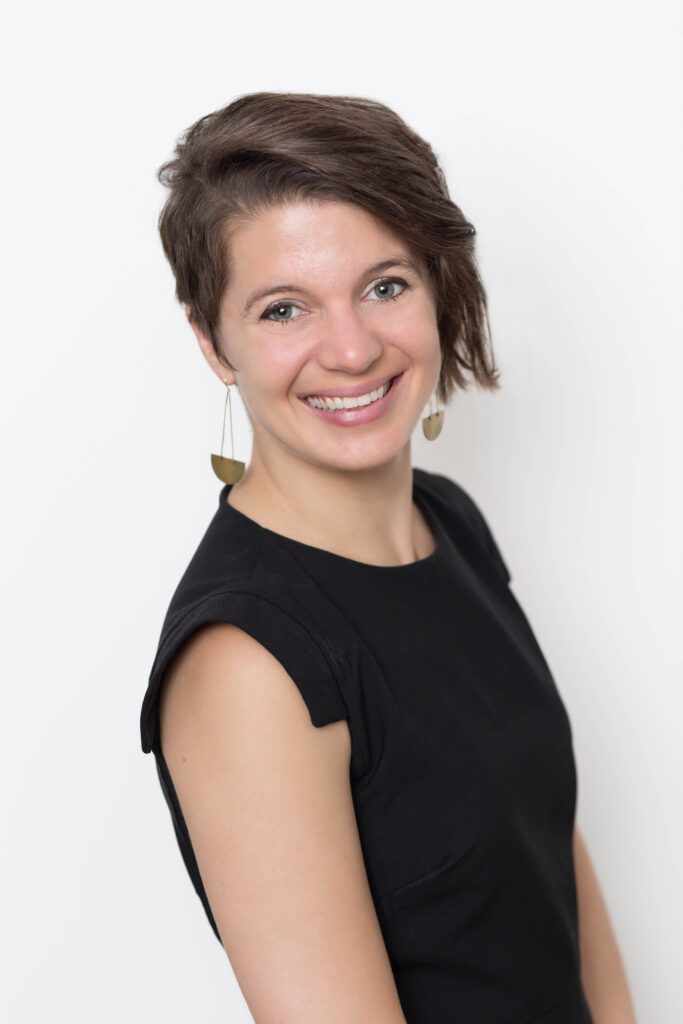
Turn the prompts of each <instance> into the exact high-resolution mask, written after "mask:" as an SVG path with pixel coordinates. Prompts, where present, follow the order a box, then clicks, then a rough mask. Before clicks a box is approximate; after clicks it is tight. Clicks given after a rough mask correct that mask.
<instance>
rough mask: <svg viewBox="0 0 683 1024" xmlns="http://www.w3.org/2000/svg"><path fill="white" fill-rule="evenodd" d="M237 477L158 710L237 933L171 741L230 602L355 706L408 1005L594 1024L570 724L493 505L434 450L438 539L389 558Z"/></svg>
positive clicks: (278, 649)
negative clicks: (201, 639)
mask: <svg viewBox="0 0 683 1024" xmlns="http://www.w3.org/2000/svg"><path fill="white" fill-rule="evenodd" d="M229 490H230V486H229V485H226V486H224V487H223V488H222V489H221V491H220V496H219V503H218V509H217V511H216V512H215V514H214V516H213V518H212V520H211V521H210V523H209V525H208V528H207V530H206V532H205V534H204V536H203V538H202V539H201V541H200V543H199V545H198V547H197V550H196V552H195V554H194V555H193V557H192V559H191V561H190V563H189V565H188V567H187V569H186V570H185V572H184V574H183V576H182V578H181V579H180V582H179V584H178V586H177V588H176V591H175V593H174V594H173V597H172V600H171V602H170V606H169V608H168V611H167V614H166V618H165V621H164V623H163V627H162V630H161V636H160V639H159V645H158V650H157V653H156V657H155V659H154V663H153V665H152V669H151V673H150V677H149V685H148V688H147V692H146V694H145V697H144V701H143V705H142V712H141V722H140V724H141V737H142V749H143V750H144V751H145V752H146V753H147V752H149V751H150V750H151V751H153V752H154V756H155V760H156V767H157V772H158V776H159V780H160V783H161V787H162V790H163V793H164V796H165V798H166V801H167V803H168V806H169V809H170V812H171V817H172V821H173V825H174V829H175V834H176V837H177V840H178V843H179V846H180V850H181V853H182V856H183V860H184V862H185V865H186V867H187V869H188V872H189V874H190V877H191V879H192V882H193V884H194V887H195V889H196V891H197V894H198V896H199V898H200V899H201V901H202V904H203V906H204V909H205V911H206V914H207V917H208V919H209V922H210V923H211V926H212V928H213V929H214V932H215V933H216V936H217V937H218V938H219V941H220V936H219V935H218V931H217V929H216V925H215V921H214V919H213V916H212V914H211V908H210V907H209V904H208V901H207V898H206V894H205V892H204V888H203V885H202V881H201V878H200V876H199V872H198V869H197V864H196V860H195V857H194V854H193V851H192V845H191V842H190V837H189V834H188V831H187V828H186V825H185V822H184V820H183V816H182V812H181V809H180V806H179V804H178V800H177V796H176V794H175V791H174V789H173V784H172V781H171V778H170V775H169V771H168V767H167V765H166V762H165V760H164V758H163V754H162V752H161V749H160V746H159V734H158V718H157V707H158V705H157V696H158V693H159V686H160V683H161V681H162V677H163V674H164V671H165V669H166V668H167V666H168V665H169V663H170V661H171V659H172V658H173V656H174V655H175V654H176V653H177V651H178V650H179V648H180V646H181V645H182V643H183V642H184V641H185V640H186V639H187V637H188V636H189V635H190V633H192V632H193V631H194V630H196V629H197V628H198V627H200V626H201V625H203V624H205V623H209V622H215V621H225V622H231V623H234V624H235V625H237V626H239V627H240V628H242V629H243V630H245V631H246V632H247V633H249V634H250V635H251V636H253V637H255V638H256V639H257V640H258V641H259V642H260V643H261V644H262V645H263V646H264V647H266V648H267V649H268V650H269V651H270V652H271V653H272V654H273V655H274V656H275V657H276V658H277V659H278V660H279V661H280V662H281V664H282V665H283V666H284V668H285V669H286V671H287V672H288V673H289V674H290V676H291V677H292V679H293V680H294V682H295V683H296V685H297V686H298V688H299V690H300V692H301V695H302V697H303V699H304V701H305V702H306V705H307V707H308V710H309V713H310V716H311V721H312V723H313V725H315V726H322V725H324V724H326V723H328V722H332V721H335V720H337V719H340V718H346V719H348V725H349V730H350V734H351V751H352V752H351V764H350V782H351V786H352V793H353V802H354V807H355V812H356V819H357V822H358V829H359V834H360V839H361V844H362V849H363V855H364V859H365V865H366V869H367V875H368V880H369V883H370V889H371V892H372V896H373V899H374V903H375V908H376V911H377V916H378V920H379V923H380V927H381V929H382V933H383V935H384V940H385V944H386V948H387V952H388V955H389V959H390V961H391V965H392V969H393V972H394V977H395V980H396V986H397V989H398V993H399V997H400V1000H401V1003H402V1006H403V1011H404V1014H405V1017H406V1020H407V1021H408V1024H449V1022H454V1024H455V1022H467V1024H475V1022H476V1024H530V1022H531V1021H537V1020H538V1021H539V1024H541V1021H542V1024H592V1022H591V1016H590V1013H589V1010H588V1006H587V1004H586V1001H585V997H584V993H583V990H582V986H581V980H580V963H579V948H578V928H577V900H576V885H575V874H574V861H573V846H572V839H573V827H574V816H575V806H576V784H577V779H576V770H575V762H574V756H573V748H572V734H571V727H570V723H569V719H568V716H567V712H566V709H565V707H564V704H563V702H562V699H561V697H560V695H559V693H558V691H557V688H556V686H555V683H554V681H553V678H552V675H551V673H550V670H549V668H548V665H547V663H546V661H545V659H544V657H543V654H542V652H541V650H540V648H539V645H538V643H537V641H536V639H535V637H534V634H533V632H532V630H531V627H530V625H529V623H528V621H527V619H526V617H525V615H524V613H523V611H522V609H521V608H520V606H519V604H518V602H517V600H516V598H515V597H514V595H513V593H512V591H511V589H510V587H509V586H508V584H509V582H510V575H509V573H508V570H507V567H506V564H505V562H504V561H503V559H502V557H501V554H500V552H499V550H498V548H497V546H496V543H495V541H494V539H493V536H492V534H491V531H490V530H489V528H488V526H487V524H486V521H485V519H484V517H483V516H482V514H481V512H480V511H479V509H478V507H477V506H476V504H475V503H474V502H473V500H472V499H471V498H470V497H469V496H468V494H467V493H466V492H465V491H464V490H463V488H462V487H460V485H458V484H456V483H455V482H454V481H452V480H450V479H449V478H448V477H446V476H443V475H441V474H437V473H431V472H428V471H426V470H422V469H418V468H414V470H413V499H414V501H415V503H416V504H417V505H418V507H419V508H420V510H421V511H422V512H423V514H424V516H425V518H426V519H427V522H428V523H429V525H430V526H431V528H432V531H433V533H434V535H435V537H436V542H437V543H436V548H435V550H434V551H433V553H432V554H431V555H429V556H428V557H427V558H423V559H421V560H419V561H417V562H413V563H411V564H409V565H400V566H374V565H369V564H366V563H364V562H357V561H354V560H352V559H348V558H344V557H342V556H340V555H335V554H332V553H331V552H329V551H325V550H323V549H321V548H316V547H313V546H310V545H308V544H304V543H301V542H299V541H295V540H292V539H290V538H287V537H283V536H281V535H280V534H278V533H275V532H273V531H272V530H268V529H266V528H265V527H262V526H260V525H259V524H258V523H256V522H255V521H254V520H252V519H250V518H248V517H247V516H245V515H244V514H243V513H241V512H239V511H238V510H237V509H235V508H233V506H232V505H229V504H228V503H227V501H226V498H227V495H228V493H229Z"/></svg>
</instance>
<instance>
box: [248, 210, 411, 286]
mask: <svg viewBox="0 0 683 1024" xmlns="http://www.w3.org/2000/svg"><path fill="white" fill-rule="evenodd" d="M228 244H229V250H230V256H231V264H232V272H233V275H234V277H235V279H236V282H237V283H238V284H239V283H242V282H245V281H246V279H247V278H248V279H249V283H251V281H252V280H253V278H254V277H255V276H256V277H259V278H260V277H262V276H264V275H265V276H267V277H268V276H270V275H271V274H273V273H275V274H277V273H278V272H279V273H280V274H282V273H285V271H287V272H288V273H289V274H290V275H291V274H294V273H297V272H298V273H301V274H304V273H311V274H312V273H315V274H319V275H326V274H332V273H334V274H335V275H337V276H338V275H340V274H343V273H344V271H345V269H348V270H349V271H351V270H353V269H355V268H356V267H357V266H358V265H361V264H365V263H368V262H372V261H373V257H374V258H375V259H379V258H381V257H382V256H385V255H397V256H398V255H404V256H407V255H409V252H408V247H407V246H406V245H405V243H404V242H403V241H402V239H401V238H399V236H398V235H396V234H395V233H394V232H393V231H391V230H390V229H389V228H388V227H387V226H386V225H385V224H383V223H382V222H381V221H379V220H378V219H377V218H376V217H373V216H372V214H370V213H368V212H367V211H365V210H362V209H361V208H360V207H358V206H355V205H353V204H351V203H344V202H336V201H335V202H333V201H320V200H307V201H305V202H296V203H287V204H283V205H279V206H274V207H271V208H269V209H267V210H264V211H262V212H260V213H259V214H257V215H256V216H255V217H253V218H250V220H249V221H247V222H246V223H241V224H239V225H237V226H236V227H234V228H233V230H232V231H231V233H230V237H229V243H228Z"/></svg>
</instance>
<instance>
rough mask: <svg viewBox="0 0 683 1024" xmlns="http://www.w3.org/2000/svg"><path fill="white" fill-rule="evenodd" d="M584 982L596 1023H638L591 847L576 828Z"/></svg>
mask: <svg viewBox="0 0 683 1024" xmlns="http://www.w3.org/2000/svg"><path fill="white" fill-rule="evenodd" d="M574 866H575V871H576V890H577V901H578V910H579V946H580V951H581V982H582V984H583V988H584V991H585V993H586V999H587V1001H588V1006H589V1008H590V1011H591V1016H592V1017H593V1021H594V1024H636V1017H635V1012H634V1009H633V1003H632V1002H631V995H630V992H629V988H628V982H627V980H626V972H625V970H624V965H623V963H622V960H621V956H620V954H619V949H618V947H617V942H616V938H615V935H614V931H613V929H612V925H611V922H610V919H609V914H608V912H607V906H606V904H605V900H604V897H603V895H602V892H601V889H600V884H599V882H598V878H597V875H596V873H595V869H594V867H593V864H592V861H591V859H590V856H589V854H588V848H587V846H586V843H585V841H584V839H583V836H582V835H581V833H580V832H579V829H578V826H576V827H575V828H574Z"/></svg>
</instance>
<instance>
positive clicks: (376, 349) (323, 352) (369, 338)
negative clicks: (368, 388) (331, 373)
mask: <svg viewBox="0 0 683 1024" xmlns="http://www.w3.org/2000/svg"><path fill="white" fill-rule="evenodd" d="M382 350H383V344H382V341H381V339H380V337H379V336H378V334H377V332H376V330H375V329H373V328H372V327H371V326H370V325H369V324H368V322H367V321H366V320H364V319H363V315H362V313H361V312H359V311H358V310H356V309H354V307H353V306H352V305H349V304H348V303H344V305H343V306H338V307H336V308H328V311H327V313H326V315H325V317H324V318H323V320H322V322H321V325H320V332H319V334H318V341H317V345H316V355H317V358H318V362H319V363H320V365H321V366H324V367H325V369H327V370H342V371H345V372H346V373H349V374H359V373H363V372H364V371H365V370H366V369H367V368H368V366H371V365H372V364H373V363H374V362H376V361H377V360H378V359H379V358H380V356H381V354H382Z"/></svg>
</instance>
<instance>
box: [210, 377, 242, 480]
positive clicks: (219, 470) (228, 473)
mask: <svg viewBox="0 0 683 1024" xmlns="http://www.w3.org/2000/svg"><path fill="white" fill-rule="evenodd" d="M223 383H224V384H227V391H226V395H225V409H224V410H223V433H222V435H221V453H220V455H212V456H211V465H212V466H213V471H214V473H215V474H216V476H217V477H218V479H219V480H222V481H223V483H224V484H236V483H237V481H238V480H239V479H240V477H241V476H242V474H243V473H244V463H243V462H239V461H238V460H237V459H236V458H235V447H234V439H233V436H232V401H231V399H230V385H229V384H228V381H227V379H226V378H225V377H224V378H223ZM228 403H230V450H231V451H232V458H231V459H227V458H224V457H223V441H224V440H225V414H226V412H227V411H228Z"/></svg>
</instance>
